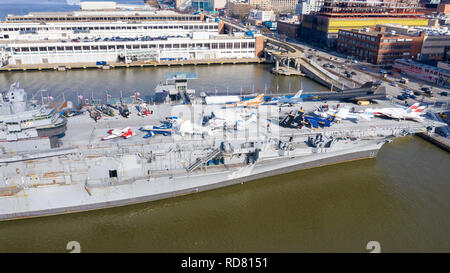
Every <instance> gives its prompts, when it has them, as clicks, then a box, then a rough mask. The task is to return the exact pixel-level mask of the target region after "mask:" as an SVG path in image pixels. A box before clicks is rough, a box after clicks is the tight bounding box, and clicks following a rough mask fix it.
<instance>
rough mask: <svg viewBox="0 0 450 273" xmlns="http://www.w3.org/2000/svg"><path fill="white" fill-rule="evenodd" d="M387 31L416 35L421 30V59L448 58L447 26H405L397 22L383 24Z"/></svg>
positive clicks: (448, 34) (449, 33)
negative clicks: (422, 35) (422, 34)
mask: <svg viewBox="0 0 450 273" xmlns="http://www.w3.org/2000/svg"><path fill="white" fill-rule="evenodd" d="M382 26H384V27H386V30H387V31H394V32H395V33H398V34H407V35H418V33H420V32H423V33H424V38H423V43H422V49H421V52H420V58H419V60H421V61H445V60H450V31H449V29H448V27H406V26H402V25H398V24H384V25H382Z"/></svg>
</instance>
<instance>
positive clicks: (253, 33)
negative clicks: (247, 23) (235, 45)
mask: <svg viewBox="0 0 450 273" xmlns="http://www.w3.org/2000/svg"><path fill="white" fill-rule="evenodd" d="M245 35H247V36H250V37H254V36H255V31H253V30H249V31H247V32H246V33H245Z"/></svg>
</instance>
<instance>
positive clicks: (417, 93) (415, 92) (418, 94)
mask: <svg viewBox="0 0 450 273" xmlns="http://www.w3.org/2000/svg"><path fill="white" fill-rule="evenodd" d="M413 93H414V95H416V96H421V95H422V93H420V92H419V91H414V92H413Z"/></svg>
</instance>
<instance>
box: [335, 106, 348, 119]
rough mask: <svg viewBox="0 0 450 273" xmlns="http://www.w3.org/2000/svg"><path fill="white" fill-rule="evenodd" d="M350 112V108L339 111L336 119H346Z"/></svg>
mask: <svg viewBox="0 0 450 273" xmlns="http://www.w3.org/2000/svg"><path fill="white" fill-rule="evenodd" d="M349 112H350V109H349V108H344V107H343V108H341V109H339V111H338V112H337V113H336V117H337V118H339V119H346V118H347V117H348V113H349Z"/></svg>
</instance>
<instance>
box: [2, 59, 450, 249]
mask: <svg viewBox="0 0 450 273" xmlns="http://www.w3.org/2000/svg"><path fill="white" fill-rule="evenodd" d="M183 69H184V70H183V71H196V72H197V74H198V77H199V79H198V80H195V81H193V82H192V84H191V86H192V87H195V88H196V89H197V90H199V89H201V88H205V90H206V89H209V88H211V90H214V89H213V88H214V86H215V85H216V86H217V87H218V88H221V89H222V90H223V89H224V88H226V87H227V86H229V88H230V90H231V88H240V85H243V86H244V87H247V88H250V89H251V88H252V85H253V84H254V85H255V89H257V88H261V89H264V86H265V85H267V86H271V87H275V88H276V86H277V84H278V86H279V90H280V92H281V90H283V89H286V88H289V82H291V88H292V90H295V89H296V88H298V86H299V79H296V80H294V78H292V79H290V80H289V78H287V77H275V76H273V75H272V74H270V73H269V72H268V71H269V70H268V68H267V67H265V66H253V65H249V66H247V65H244V66H217V67H213V68H212V69H211V67H210V68H208V67H190V68H187V67H185V68H183ZM177 70H181V68H178V69H173V68H170V69H135V70H132V69H131V70H125V69H123V70H112V71H96V70H93V71H70V72H49V73H44V72H36V73H34V72H33V73H28V72H27V73H11V74H9V73H4V74H0V86H1V87H2V88H6V87H7V86H8V83H9V82H11V81H13V80H20V82H21V83H22V85H23V86H24V87H26V88H27V89H28V88H30V87H31V89H33V90H37V89H38V88H41V87H43V86H45V87H47V88H49V90H50V89H51V90H52V92H55V93H54V94H57V93H58V92H61V91H62V90H66V91H65V92H66V93H67V94H66V95H69V96H70V95H71V92H72V93H73V90H76V89H83V88H90V89H92V90H101V91H102V92H104V90H105V89H106V88H110V89H111V90H113V91H114V92H118V91H119V90H121V89H123V90H130V93H131V90H133V89H136V90H143V89H144V88H146V89H145V90H149V92H150V90H153V88H154V86H155V85H156V84H157V83H158V82H159V80H160V79H162V78H164V74H165V72H166V71H177ZM303 85H304V87H305V89H306V90H308V89H309V90H314V89H315V88H319V89H323V87H320V86H318V85H317V84H315V83H314V82H311V81H308V80H303ZM219 90H220V89H219ZM99 92H100V91H99ZM449 167H450V155H449V154H448V153H446V152H444V151H442V150H440V149H439V148H436V147H435V146H433V145H432V144H430V143H428V142H425V141H423V140H422V139H420V138H418V137H412V136H409V137H404V138H401V139H396V140H395V141H394V142H393V143H389V144H386V145H385V146H383V148H382V149H381V150H380V152H379V154H378V157H377V158H376V159H368V160H360V161H353V162H349V163H344V164H338V165H332V166H327V167H321V168H315V169H310V170H304V171H299V172H294V173H290V174H285V175H281V176H276V177H271V178H267V179H262V180H256V181H252V182H249V183H245V184H243V185H236V186H231V187H227V188H223V189H218V190H213V191H209V192H204V193H199V194H194V195H189V196H183V197H178V198H173V199H168V200H161V201H156V202H150V203H144V204H138V205H131V206H126V207H120V208H113V209H106V210H97V211H92V212H84V213H76V214H69V215H61V216H52V217H42V218H35V219H26V220H19V221H10V222H0V252H22V251H24V252H35V251H41V252H47V251H57V252H66V251H67V250H66V244H67V242H69V241H78V242H79V243H80V244H81V251H83V252H118V251H121V252H137V251H145V252H210V251H220V252H223V251H226V252H229V251H230V252H247V251H251V252H265V251H270V252H285V251H289V252H291V251H292V252H317V251H319V252H342V251H351V252H367V250H366V244H367V242H369V241H379V242H380V244H381V251H386V252H399V251H406V252H416V251H425V252H435V251H439V252H449V251H450V237H449V234H450V218H449V215H450V173H449Z"/></svg>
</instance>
